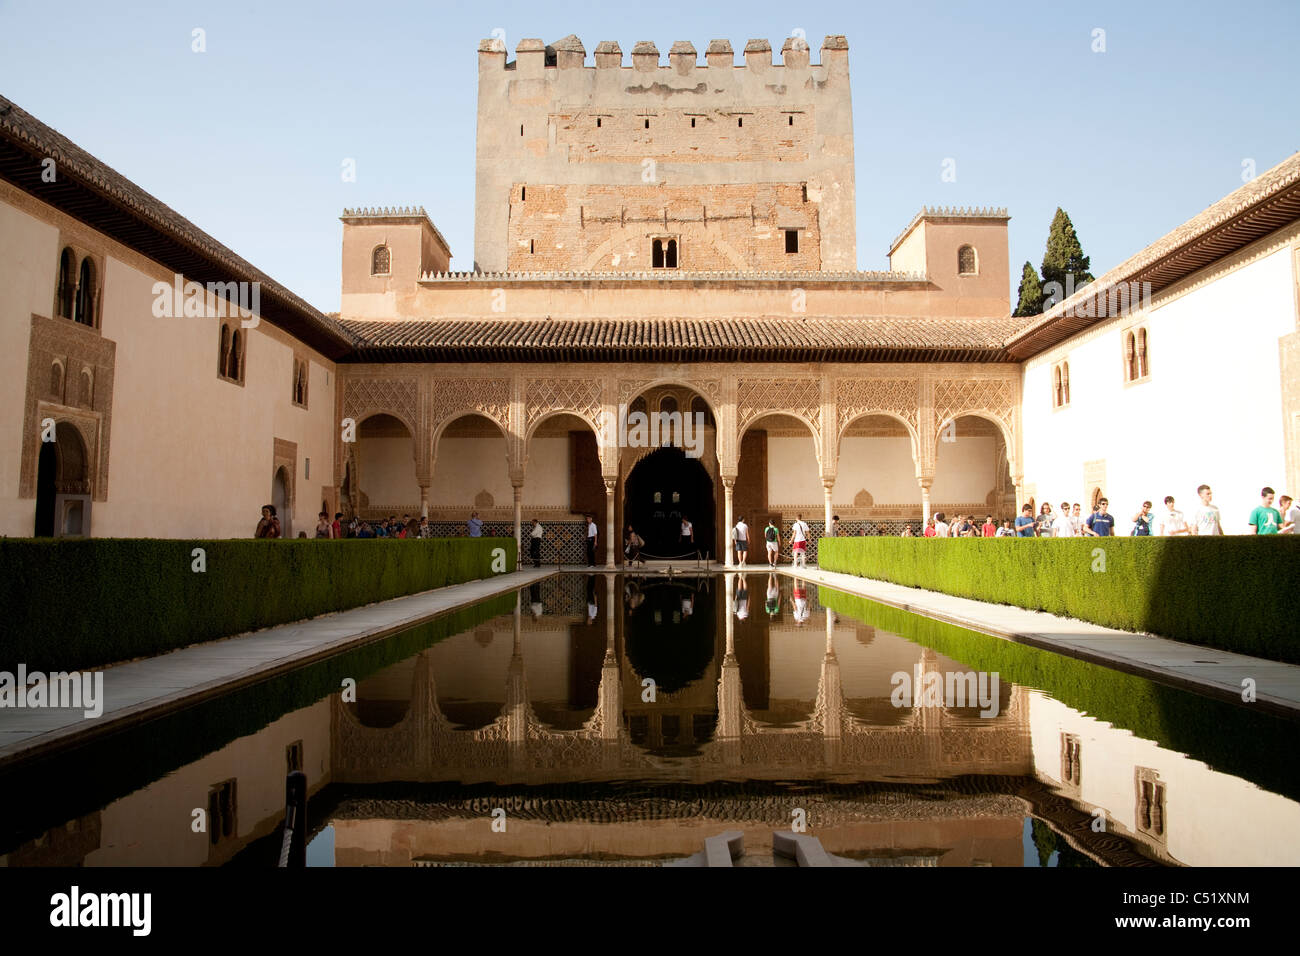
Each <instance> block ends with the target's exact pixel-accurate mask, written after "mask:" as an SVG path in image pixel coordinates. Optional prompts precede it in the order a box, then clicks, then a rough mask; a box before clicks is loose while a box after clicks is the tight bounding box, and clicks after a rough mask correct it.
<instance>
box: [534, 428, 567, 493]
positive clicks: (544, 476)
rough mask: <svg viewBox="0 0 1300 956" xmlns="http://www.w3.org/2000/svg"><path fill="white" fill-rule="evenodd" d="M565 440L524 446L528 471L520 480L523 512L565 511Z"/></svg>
mask: <svg viewBox="0 0 1300 956" xmlns="http://www.w3.org/2000/svg"><path fill="white" fill-rule="evenodd" d="M570 500H571V491H570V485H569V438H568V436H560V437H558V438H537V437H535V438H533V439H532V440H530V441H529V442H528V471H527V473H526V474H525V476H524V509H525V510H527V509H528V508H529V507H530V506H539V507H554V506H561V507H564V508H567V507H568V506H569V502H570Z"/></svg>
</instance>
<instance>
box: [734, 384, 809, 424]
mask: <svg viewBox="0 0 1300 956" xmlns="http://www.w3.org/2000/svg"><path fill="white" fill-rule="evenodd" d="M736 404H737V406H738V415H737V419H738V420H737V425H738V426H739V428H740V429H741V430H743V429H744V428H745V426H746V425H748V424H749V423H750V422H752V421H753V420H754V419H756V418H758V417H759V416H761V415H767V414H770V413H773V412H778V413H785V414H791V415H798V416H800V417H801V418H804V419H806V420H807V421H809V422H811V423H812V424H813V425H814V426H816V424H817V423H818V422H819V421H820V420H821V404H822V388H821V382H819V381H817V380H816V379H757V380H753V381H741V382H740V383H739V386H738V388H737V393H736Z"/></svg>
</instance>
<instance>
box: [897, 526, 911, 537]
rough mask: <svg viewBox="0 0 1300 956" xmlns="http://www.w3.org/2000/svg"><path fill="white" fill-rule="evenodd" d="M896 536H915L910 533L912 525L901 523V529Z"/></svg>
mask: <svg viewBox="0 0 1300 956" xmlns="http://www.w3.org/2000/svg"><path fill="white" fill-rule="evenodd" d="M898 536H899V537H900V538H912V537H915V535H913V534H912V526H911V525H910V524H905V525H903V530H902V531H900V532H899V534H898Z"/></svg>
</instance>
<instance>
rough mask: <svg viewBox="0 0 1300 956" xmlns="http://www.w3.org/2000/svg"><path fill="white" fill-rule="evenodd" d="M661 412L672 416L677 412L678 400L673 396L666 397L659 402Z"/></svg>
mask: <svg viewBox="0 0 1300 956" xmlns="http://www.w3.org/2000/svg"><path fill="white" fill-rule="evenodd" d="M659 411H661V412H663V413H665V414H667V415H671V414H672V413H673V412H675V411H677V399H676V398H674V397H673V396H672V395H665V396H664V397H663V398H661V399H660V400H659Z"/></svg>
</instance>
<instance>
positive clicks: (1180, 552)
mask: <svg viewBox="0 0 1300 956" xmlns="http://www.w3.org/2000/svg"><path fill="white" fill-rule="evenodd" d="M818 566H819V567H821V568H822V569H824V570H826V571H843V572H845V573H847V574H856V575H858V576H860V577H867V578H876V579H878V580H882V581H892V582H893V583H895V584H902V585H906V586H908V587H917V588H925V589H926V590H930V591H940V592H942V593H944V594H953V595H956V596H958V597H965V598H974V599H976V600H979V601H989V602H992V603H994V604H1010V605H1013V606H1015V607H1023V608H1029V609H1030V610H1034V611H1047V612H1049V613H1051V614H1059V615H1062V616H1064V617H1072V618H1077V619H1078V620H1081V621H1091V622H1092V623H1094V624H1101V625H1103V626H1105V627H1113V628H1118V629H1120V630H1124V631H1143V632H1147V633H1150V634H1160V635H1163V636H1165V637H1171V638H1174V639H1175V640H1179V641H1187V642H1189V643H1192V644H1202V645H1205V646H1207V647H1217V648H1221V649H1223V650H1227V651H1235V652H1237V653H1241V654H1253V655H1255V656H1257V657H1266V658H1268V659H1270V660H1276V661H1289V662H1292V663H1300V632H1298V630H1297V628H1296V624H1295V615H1294V613H1293V608H1292V607H1291V605H1292V602H1293V599H1294V597H1295V595H1296V594H1297V593H1300V590H1298V589H1300V538H1297V537H1291V536H1289V535H1273V536H1265V537H1253V536H1251V537H1247V536H1225V537H1213V538H1209V537H1206V538H1201V537H1192V538H1134V537H1127V538H1123V537H1111V538H1033V539H1023V540H1021V539H1010V540H1009V539H1006V538H973V539H969V540H968V539H964V538H959V539H954V540H935V539H933V538H822V539H821V541H819V542H818Z"/></svg>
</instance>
